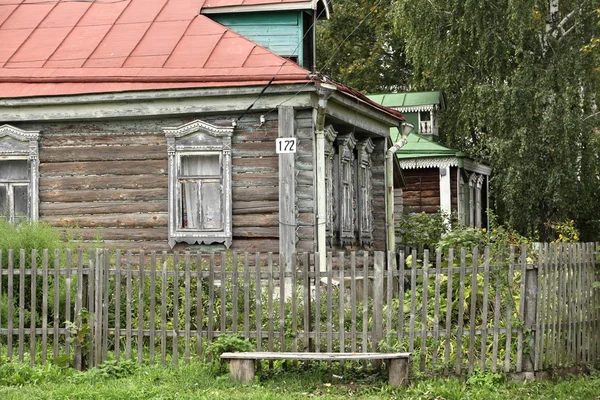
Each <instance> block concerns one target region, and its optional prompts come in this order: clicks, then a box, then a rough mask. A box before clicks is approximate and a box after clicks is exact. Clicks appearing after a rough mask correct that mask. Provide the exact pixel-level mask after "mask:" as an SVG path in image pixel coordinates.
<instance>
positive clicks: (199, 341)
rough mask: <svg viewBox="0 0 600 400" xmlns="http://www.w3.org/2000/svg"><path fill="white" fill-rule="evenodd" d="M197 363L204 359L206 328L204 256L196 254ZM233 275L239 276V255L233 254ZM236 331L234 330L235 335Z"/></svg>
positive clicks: (235, 299)
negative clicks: (203, 331) (203, 290)
mask: <svg viewBox="0 0 600 400" xmlns="http://www.w3.org/2000/svg"><path fill="white" fill-rule="evenodd" d="M195 259H196V361H199V360H200V359H201V357H202V350H203V349H202V329H203V327H204V323H203V321H204V319H203V314H204V312H203V309H204V306H203V299H202V289H203V287H202V285H203V284H204V283H203V282H204V280H203V277H202V254H201V253H200V252H198V253H196V257H195ZM233 273H234V274H236V276H237V254H236V253H234V254H233ZM236 285H237V283H236V282H234V289H235V290H236V291H237V287H236ZM233 304H234V315H235V313H236V312H237V292H235V296H234V303H233ZM236 325H237V320H236V319H235V318H234V325H233V326H234V329H235V327H236ZM235 332H236V331H235V330H234V333H235Z"/></svg>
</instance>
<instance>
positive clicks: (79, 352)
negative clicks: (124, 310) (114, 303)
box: [32, 247, 120, 371]
mask: <svg viewBox="0 0 600 400" xmlns="http://www.w3.org/2000/svg"><path fill="white" fill-rule="evenodd" d="M86 277H87V275H86ZM84 284H85V282H84V280H83V249H82V248H81V247H80V248H79V249H78V250H77V290H76V291H77V294H76V299H75V317H76V321H77V329H80V328H81V324H82V321H81V319H80V318H79V317H80V316H81V315H82V314H81V310H82V309H83V301H84V297H83V291H84V287H83V286H84ZM32 285H33V282H32ZM116 309H117V310H120V308H119V307H117V308H116ZM34 320H35V319H34ZM74 353H75V354H74V356H73V365H74V367H75V369H76V370H77V371H82V370H83V367H84V360H83V349H82V348H81V342H80V341H78V340H76V341H75V346H74ZM115 359H116V360H117V361H118V360H119V358H118V353H117V354H116V356H115Z"/></svg>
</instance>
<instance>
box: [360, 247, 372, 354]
mask: <svg viewBox="0 0 600 400" xmlns="http://www.w3.org/2000/svg"><path fill="white" fill-rule="evenodd" d="M362 273H363V276H362V278H363V279H362V281H363V309H362V327H363V331H362V352H363V353H366V352H368V351H369V336H368V329H369V328H368V327H369V302H368V301H367V300H368V299H369V297H370V296H369V252H367V251H365V252H364V255H363V269H362Z"/></svg>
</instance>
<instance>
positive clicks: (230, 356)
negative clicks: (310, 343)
mask: <svg viewBox="0 0 600 400" xmlns="http://www.w3.org/2000/svg"><path fill="white" fill-rule="evenodd" d="M410 354H411V353H324V352H320V353H291V352H287V353H280V352H276V353H268V352H240V353H223V354H222V355H221V359H222V360H298V361H303V360H308V361H339V360H372V359H379V360H393V359H398V358H401V359H402V358H404V359H406V358H409V357H410Z"/></svg>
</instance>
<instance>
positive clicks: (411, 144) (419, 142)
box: [390, 128, 466, 159]
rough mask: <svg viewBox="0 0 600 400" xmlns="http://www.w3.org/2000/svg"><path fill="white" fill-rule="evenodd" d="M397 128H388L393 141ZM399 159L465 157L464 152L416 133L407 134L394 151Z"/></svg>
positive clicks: (395, 137) (397, 132) (396, 134)
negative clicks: (406, 137)
mask: <svg viewBox="0 0 600 400" xmlns="http://www.w3.org/2000/svg"><path fill="white" fill-rule="evenodd" d="M399 135H400V133H399V131H398V129H397V128H392V129H391V130H390V136H391V138H392V140H393V141H394V143H396V142H397V141H398V139H399ZM396 156H397V157H398V158H399V159H407V158H431V157H466V154H465V153H463V152H460V151H457V150H455V149H451V148H449V147H446V146H442V145H441V144H439V143H436V142H434V141H432V140H430V139H428V138H425V137H423V136H420V135H418V134H416V133H411V134H410V135H408V141H407V142H406V144H405V145H404V146H402V147H401V148H400V150H398V151H397V152H396Z"/></svg>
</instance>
